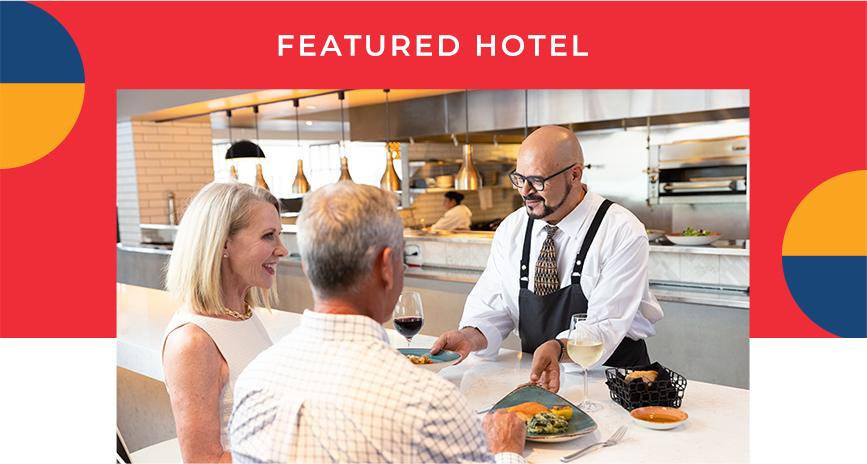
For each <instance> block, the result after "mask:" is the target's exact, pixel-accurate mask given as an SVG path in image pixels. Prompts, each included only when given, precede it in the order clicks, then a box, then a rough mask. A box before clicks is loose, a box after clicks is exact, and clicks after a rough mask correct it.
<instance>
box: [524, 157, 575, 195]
mask: <svg viewBox="0 0 867 464" xmlns="http://www.w3.org/2000/svg"><path fill="white" fill-rule="evenodd" d="M575 164H578V163H575ZM575 164H573V165H572V166H569V167H567V168H566V169H563V170H561V171H557V172H555V173H554V174H551V175H550V176H548V177H545V178H542V177H539V176H527V177H524V176H522V175H520V174H518V173H517V172H515V171H512V172H510V173H509V179H512V185H514V186H515V187H518V188H521V187H523V186H524V184H525V183H526V182H530V185H531V186H532V187H533V190H535V191H537V192H541V191H542V190H545V181H547V180H550V179H553V178H555V177H557V176H559V175H560V174H563V173H564V172H566V171H568V170H570V169H572V167H573V166H575Z"/></svg>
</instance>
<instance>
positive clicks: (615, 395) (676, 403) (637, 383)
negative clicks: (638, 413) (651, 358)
mask: <svg viewBox="0 0 867 464" xmlns="http://www.w3.org/2000/svg"><path fill="white" fill-rule="evenodd" d="M636 371H656V372H657V376H656V380H654V381H653V382H650V383H647V382H645V381H644V380H642V379H640V378H639V379H632V380H631V381H630V382H627V381H626V376H627V375H629V374H631V373H633V372H636ZM605 376H606V377H607V378H608V380H606V381H605V384H606V385H608V392H609V393H610V394H611V399H612V400H614V401H615V402H616V403H617V404H619V405H620V406H623V408H624V409H626V410H627V411H632V410H633V409H635V408H643V407H645V406H668V407H671V408H679V407H680V403H681V401H682V400H683V393H684V392H685V391H686V378H684V377H683V376H681V375H680V374H678V373H677V372H674V371H672V370H671V369H668V368H667V367H664V366H662V365H661V364H659V363H658V362H655V363H653V364H651V365H649V366H634V367H612V368H609V369H606V370H605Z"/></svg>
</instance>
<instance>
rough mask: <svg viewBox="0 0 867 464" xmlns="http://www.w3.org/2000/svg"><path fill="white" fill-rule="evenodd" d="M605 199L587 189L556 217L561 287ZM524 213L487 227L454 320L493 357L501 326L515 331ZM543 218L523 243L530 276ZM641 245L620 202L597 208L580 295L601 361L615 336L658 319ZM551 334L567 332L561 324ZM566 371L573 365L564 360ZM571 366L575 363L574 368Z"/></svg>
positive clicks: (641, 231) (504, 331) (634, 332)
mask: <svg viewBox="0 0 867 464" xmlns="http://www.w3.org/2000/svg"><path fill="white" fill-rule="evenodd" d="M604 200H605V199H604V198H602V197H601V196H599V195H597V194H595V193H593V192H591V191H589V190H588V191H587V193H586V195H585V197H584V199H583V200H582V201H581V203H579V204H578V206H577V207H576V208H575V209H574V210H573V211H572V212H571V213H569V215H567V216H566V217H565V218H563V220H562V221H560V223H558V224H556V225H557V227H558V228H559V230H558V231H557V232H556V233H555V234H554V246H555V249H556V253H557V270H558V274H559V276H560V286H561V288H564V287H567V286H569V285H572V279H571V276H572V271H573V267H574V264H575V258H576V257H577V256H578V252H579V250H580V248H581V244H582V243H583V242H584V236H585V235H586V234H587V231H588V229H589V228H590V223H591V222H592V221H593V217H594V215H595V214H596V211H597V210H598V209H599V206H600V205H601V204H602V202H603V201H604ZM528 220H529V218H528V216H527V212H526V208H524V207H522V208H520V209H519V210H517V211H515V212H513V213H512V214H510V215H509V216H508V217H507V218H506V219H505V220H503V222H502V223H501V224H500V226H499V227H498V228H497V231H496V233H495V234H494V240H493V243H492V245H491V255H490V257H489V258H488V264H487V267H486V268H485V271H484V273H482V276H481V277H480V278H479V281H478V283H476V286H475V287H474V288H473V290H472V291H471V292H470V294H469V296H468V297H467V302H466V306H465V307H464V314H463V317H462V318H461V322H460V325H459V327H460V328H463V327H476V328H478V329H479V330H480V331H481V332H482V334H483V335H484V336H485V338H487V340H488V347H487V348H485V349H484V350H480V351H477V352H474V353H473V355H474V356H477V357H480V358H483V359H489V360H493V359H496V356H497V353H498V351H499V349H500V346H501V345H502V343H503V340H504V339H505V338H506V337H507V336H508V335H509V332H514V333H515V335H519V334H518V319H519V310H518V292H519V290H520V284H519V281H518V279H519V278H520V274H519V273H520V269H519V268H520V266H521V264H520V263H521V254H522V252H523V243H524V232H525V231H526V229H527V221H528ZM546 225H547V223H546V222H545V221H542V220H536V221H535V222H534V223H533V231H532V233H533V236H532V240H531V243H530V282H529V286H528V288H529V290H530V291H533V276H534V273H535V269H536V259H537V258H538V256H539V251H540V250H541V248H542V242H543V241H544V240H545V236H546V233H545V231H544V227H545V226H546ZM648 254H649V245H648V242H647V231H646V229H645V227H644V225H643V224H642V223H641V222H640V221H639V220H638V218H636V217H635V215H633V214H632V213H631V212H630V211H629V210H627V209H626V208H624V207H622V206H620V205H617V204H613V205H611V207H610V208H609V209H608V212H607V213H606V214H605V219H604V220H603V221H602V223H601V224H600V226H599V230H598V232H597V233H596V237H595V238H594V239H593V243H592V245H591V246H590V250H589V251H588V253H587V257H586V259H585V260H584V270H583V272H582V275H581V289H582V290H583V292H584V296H585V297H586V298H587V313H588V315H589V316H590V317H591V318H592V317H595V318H597V320H598V321H599V322H598V327H599V329H600V330H601V332H602V334H603V340H602V343H603V349H604V352H603V354H602V358H600V360H599V361H598V362H597V363H596V364H594V365H593V366H594V367H595V366H598V365H601V364H602V363H604V362H605V361H606V360H607V359H608V357H609V356H611V353H613V352H614V349H615V348H617V345H619V344H620V341H621V340H622V339H623V337H629V338H632V339H633V340H640V339H643V338H647V337H651V336H653V335H655V334H656V331H655V329H654V327H653V324H654V323H656V322H657V321H659V320H660V319H662V316H663V314H662V308H661V307H660V306H659V302H658V301H656V298H655V297H654V296H653V294H652V293H651V292H650V289H649V287H648V277H647V262H648ZM564 329H565V330H564V331H563V332H561V333H560V334H559V335H558V336H557V338H567V337H568V333H569V328H568V327H566V328H564ZM566 366H567V368H568V369H569V370H570V371H571V370H573V367H570V366H575V365H572V364H567V365H566ZM576 368H577V367H576Z"/></svg>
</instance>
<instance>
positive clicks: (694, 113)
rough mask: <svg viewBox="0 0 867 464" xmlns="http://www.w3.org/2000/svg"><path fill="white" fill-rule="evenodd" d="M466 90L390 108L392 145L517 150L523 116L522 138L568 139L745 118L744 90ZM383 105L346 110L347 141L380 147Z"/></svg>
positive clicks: (746, 93)
mask: <svg viewBox="0 0 867 464" xmlns="http://www.w3.org/2000/svg"><path fill="white" fill-rule="evenodd" d="M524 92H525V91H524V90H523V89H505V90H471V91H469V104H468V105H467V104H465V102H464V98H465V96H464V92H456V93H450V94H445V95H437V96H432V97H424V98H417V99H411V100H403V101H399V102H391V103H390V105H391V106H390V115H389V121H388V123H389V125H390V135H391V140H392V141H399V142H410V138H412V142H438V143H452V141H453V135H455V136H457V139H458V140H460V141H464V140H465V137H466V132H467V128H466V126H465V124H466V121H467V114H466V112H467V110H466V109H465V107H466V106H468V107H469V110H468V111H469V118H468V119H469V132H470V134H469V143H470V144H473V143H492V142H493V137H494V136H495V135H496V136H497V141H498V143H521V142H522V141H523V140H524V124H525V121H524V118H525V111H526V117H527V124H528V125H529V127H530V130H531V131H532V130H533V129H535V128H537V127H539V126H544V125H561V126H564V127H568V128H569V129H570V130H572V131H573V132H579V131H587V130H600V129H616V128H627V127H634V126H646V125H647V123H648V119H647V118H648V117H650V124H651V125H667V124H677V123H690V122H704V121H720V120H726V119H739V118H748V117H749V90H695V89H685V90H676V89H666V90H616V89H615V90H582V89H573V90H529V92H528V96H527V99H526V102H527V103H526V106H527V108H526V110H525V98H524ZM383 106H384V104H376V105H368V106H359V107H353V108H350V110H349V127H350V138H351V139H352V140H353V141H385V140H386V138H387V134H386V121H385V120H383V119H382V117H381V115H382V113H383V112H384V109H383Z"/></svg>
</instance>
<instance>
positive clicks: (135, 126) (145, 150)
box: [117, 121, 214, 245]
mask: <svg viewBox="0 0 867 464" xmlns="http://www.w3.org/2000/svg"><path fill="white" fill-rule="evenodd" d="M117 137H118V142H117V143H118V155H117V156H118V168H117V169H118V171H117V174H118V178H117V191H118V216H119V222H120V227H121V241H122V242H123V243H124V244H128V245H130V244H137V243H139V242H140V241H141V233H140V231H139V230H138V225H139V224H140V223H141V224H168V223H169V201H168V192H173V193H174V195H175V209H176V210H177V213H178V219H180V217H181V216H182V214H183V211H184V210H185V209H186V205H187V204H188V203H189V199H190V197H191V195H192V194H193V193H195V192H197V191H198V190H199V189H201V188H202V187H203V186H204V185H205V184H207V183H209V182H211V181H213V180H214V161H213V152H212V148H211V125H210V123H209V122H207V123H191V122H182V121H175V122H166V123H155V122H142V121H132V122H120V123H118V125H117Z"/></svg>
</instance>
